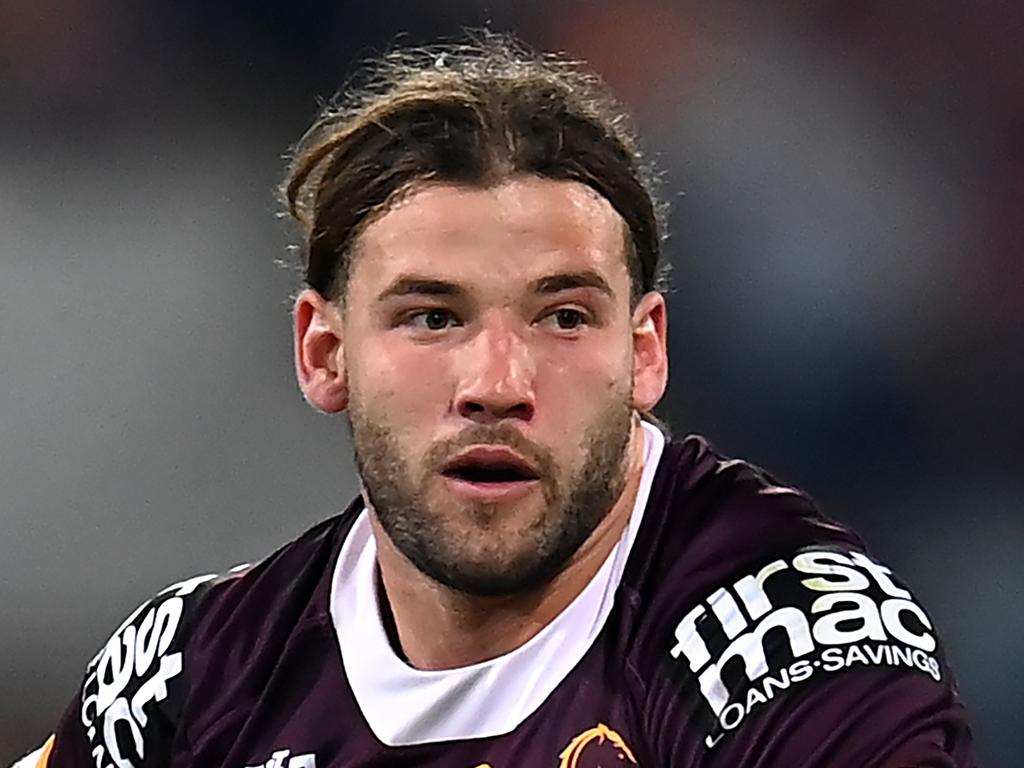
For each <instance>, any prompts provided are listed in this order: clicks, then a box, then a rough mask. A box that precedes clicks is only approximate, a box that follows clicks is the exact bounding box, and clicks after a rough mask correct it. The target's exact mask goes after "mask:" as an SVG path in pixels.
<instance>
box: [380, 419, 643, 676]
mask: <svg viewBox="0 0 1024 768" xmlns="http://www.w3.org/2000/svg"><path fill="white" fill-rule="evenodd" d="M643 456H644V431H643V427H642V426H640V424H638V423H637V424H635V425H634V427H633V433H632V436H631V438H630V447H629V457H628V462H629V465H628V467H627V474H626V485H625V488H624V489H623V492H622V494H621V495H620V496H619V498H618V500H617V501H616V502H615V504H614V506H613V507H612V509H611V510H610V511H609V513H608V514H607V515H606V516H605V517H604V519H603V520H602V521H601V522H600V523H599V524H598V526H597V528H595V529H594V531H593V533H591V535H590V536H589V537H588V538H587V540H586V541H585V542H584V544H583V546H581V547H580V549H579V550H578V551H577V552H576V554H575V555H573V557H572V559H571V560H570V561H569V564H568V565H567V566H566V567H565V568H564V569H563V570H562V572H561V573H559V574H558V576H556V577H555V578H554V579H552V580H551V581H550V582H548V583H547V584H545V585H544V586H542V587H541V588H539V589H536V590H533V591H531V592H529V593H524V594H517V595H510V596H503V597H478V596H474V595H467V594H465V593H462V592H458V591H455V590H453V589H450V588H449V587H446V586H444V585H443V584H440V583H438V582H436V581H434V580H433V579H431V578H429V577H428V576H425V575H424V574H423V573H422V572H420V571H419V570H418V569H417V568H416V567H415V566H414V565H413V564H412V563H411V562H410V561H409V560H408V559H407V558H406V557H405V556H404V555H403V554H402V553H401V552H399V551H398V550H397V549H396V548H395V546H394V544H393V543H392V542H391V539H390V538H389V537H388V536H387V534H386V533H385V532H384V531H383V529H382V528H381V527H380V524H379V523H378V521H377V518H376V516H375V515H373V514H371V515H370V521H371V525H372V527H373V533H374V537H375V538H376V541H377V562H378V565H379V567H380V577H381V581H382V583H383V585H384V593H385V594H384V595H381V599H382V600H383V599H386V600H387V603H388V607H390V609H391V615H392V617H393V618H394V626H395V630H396V633H397V639H398V642H399V643H400V645H401V649H402V652H403V653H404V654H405V657H406V659H408V661H409V663H410V664H411V665H412V666H413V667H416V668H417V669H454V668H457V667H464V666H468V665H471V664H476V663H479V662H482V661H486V660H488V659H493V658H495V657H497V656H501V655H503V654H506V653H509V652H511V651H514V650H515V649H516V648H519V647H520V646H521V645H523V644H524V643H526V642H527V641H529V640H530V639H531V638H532V637H534V636H535V635H536V634H537V633H538V632H540V631H541V630H542V629H543V628H544V627H546V626H547V625H548V624H549V623H550V622H551V621H552V620H554V619H555V617H556V616H558V614H560V613H561V612H562V611H563V610H564V609H565V608H566V607H567V606H568V605H569V604H570V603H571V602H572V601H573V600H574V599H575V598H576V597H577V596H578V595H579V594H580V593H581V592H582V591H583V590H584V588H586V586H587V584H589V583H590V581H591V580H592V579H593V578H594V576H595V575H596V574H597V572H598V570H600V568H601V565H602V564H603V563H604V562H605V560H606V559H607V557H608V555H609V554H611V552H612V550H613V549H614V548H615V545H616V543H617V542H618V541H619V539H620V538H621V536H622V533H623V531H624V530H625V529H626V527H627V526H628V525H629V520H630V516H631V513H632V511H633V506H634V504H635V502H636V496H637V491H638V490H639V487H640V476H641V474H642V472H643ZM385 595H386V597H385Z"/></svg>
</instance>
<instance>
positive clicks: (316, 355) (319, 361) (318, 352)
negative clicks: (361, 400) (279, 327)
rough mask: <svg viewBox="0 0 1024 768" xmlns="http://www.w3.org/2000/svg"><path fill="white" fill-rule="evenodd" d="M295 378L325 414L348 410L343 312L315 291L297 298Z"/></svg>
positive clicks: (294, 324) (294, 321)
mask: <svg viewBox="0 0 1024 768" xmlns="http://www.w3.org/2000/svg"><path fill="white" fill-rule="evenodd" d="M293 328H294V341H295V375H296V377H297V378H298V381H299V387H300V389H302V394H303V395H305V396H306V400H307V401H308V402H309V404H310V405H312V406H313V407H314V408H316V409H318V410H320V411H323V412H324V413H338V412H339V411H343V410H345V408H346V407H348V378H347V374H346V371H345V356H344V354H343V352H344V346H343V339H342V327H341V313H340V312H339V311H338V308H337V306H335V304H333V303H332V302H330V301H328V300H327V299H325V298H324V297H323V296H321V295H320V294H319V293H317V292H316V291H314V290H312V289H309V288H307V289H305V290H304V291H302V292H301V293H300V294H299V295H298V296H297V297H296V299H295V309H294V312H293Z"/></svg>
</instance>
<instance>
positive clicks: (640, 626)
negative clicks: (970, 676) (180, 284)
mask: <svg viewBox="0 0 1024 768" xmlns="http://www.w3.org/2000/svg"><path fill="white" fill-rule="evenodd" d="M285 199H286V201H287V203H288V206H289V210H290V211H291V213H292V214H293V215H294V216H295V217H296V218H297V220H298V221H299V222H300V224H301V226H302V231H303V236H304V267H305V279H306V284H307V285H306V288H305V289H304V290H303V291H302V292H301V293H300V294H299V295H298V297H297V299H296V302H295V311H294V325H295V366H296V371H297V374H298V379H299V383H300V385H301V388H302V391H303V393H304V394H305V396H306V398H307V399H308V400H309V402H310V403H311V404H312V405H313V406H314V407H316V408H318V409H319V410H321V411H324V412H327V413H345V414H347V417H348V420H349V423H350V425H351V432H352V440H353V444H354V447H355V455H356V460H357V464H358V468H359V473H360V477H361V479H362V483H363V486H362V487H363V492H362V494H361V497H360V498H359V499H357V500H356V501H354V502H353V503H352V504H351V505H350V506H349V508H348V509H347V510H346V511H345V512H343V513H342V514H341V515H340V516H338V517H335V518H332V519H330V520H327V521H326V522H324V523H322V524H321V525H319V526H317V527H316V528H314V529H313V530H311V531H309V532H308V533H306V534H304V535H303V536H302V537H300V538H299V539H297V540H296V541H294V542H292V543H290V544H288V545H286V546H284V547H283V548H282V549H280V550H279V551H278V552H276V553H275V554H273V555H272V556H270V557H269V558H267V559H266V560H264V561H263V562H261V563H259V564H257V565H254V566H251V567H244V568H240V569H235V571H233V572H231V573H228V574H226V575H223V576H213V575H209V576H200V577H196V578H193V579H189V580H187V581H184V582H182V583H180V584H176V585H173V586H171V587H168V588H167V589H166V590H164V591H162V592H161V593H159V594H158V595H157V596H156V597H155V598H154V599H153V600H151V601H149V602H147V603H145V604H144V605H143V606H141V607H140V608H139V609H138V610H137V611H135V613H133V614H132V615H131V616H129V618H128V619H127V620H126V621H125V622H124V623H123V624H122V626H121V627H120V628H119V629H118V630H117V631H116V632H115V633H114V635H113V636H112V638H111V639H110V641H109V642H108V643H107V644H106V645H105V646H104V648H102V649H101V650H100V652H99V653H98V654H97V656H96V657H95V658H94V659H93V660H92V662H91V663H90V664H89V665H88V668H87V672H86V676H85V679H84V682H83V685H82V688H81V691H80V692H79V694H78V695H77V696H76V697H75V699H74V700H73V701H72V704H71V706H70V707H69V709H68V710H67V712H66V714H65V716H64V717H63V719H62V720H61V721H60V723H59V725H58V727H57V729H56V732H55V734H54V737H53V738H52V739H50V740H49V741H48V742H47V744H46V745H44V747H43V748H42V749H40V750H39V751H38V752H36V753H34V754H33V755H30V756H29V757H27V758H26V759H25V760H24V761H22V763H21V764H20V765H25V766H31V765H39V766H47V765H48V766H55V767H57V768H63V767H64V766H75V767H77V766H83V767H84V766H94V765H95V766H108V765H114V766H140V765H146V766H157V765H160V766H171V765H173V766H186V765H196V766H238V767H239V768H241V767H243V766H267V768H300V767H306V768H308V767H310V766H320V768H326V767H327V766H337V767H338V768H349V767H352V768H355V767H356V766H445V767H447V768H451V767H453V766H455V767H457V766H463V767H464V768H472V767H473V766H477V767H478V768H479V767H482V766H490V767H491V768H511V767H512V766H530V768H534V767H535V766H565V767H573V768H587V767H590V768H593V767H594V766H599V765H613V764H614V765H629V764H635V765H639V766H645V767H646V768H653V767H655V766H658V767H661V766H672V767H673V768H684V767H685V768H690V767H691V766H692V767H694V768H696V767H698V766H701V767H711V766H731V767H735V766H744V767H753V766H762V767H763V766H785V767H786V768H791V767H792V766H807V767H808V768H810V767H811V766H829V767H831V768H842V767H843V766H849V767H850V768H853V767H854V766H855V767H856V768H864V767H865V766H876V767H878V768H895V767H896V766H933V767H935V768H938V767H940V766H941V767H952V766H958V767H959V766H972V765H974V761H973V758H972V756H971V743H970V741H971V740H970V733H969V730H968V727H967V725H966V721H965V716H964V712H963V709H962V707H961V705H960V703H959V701H958V698H957V693H956V688H955V685H954V683H953V680H952V677H951V673H950V671H949V669H948V667H947V666H946V664H945V661H944V658H943V656H942V653H941V650H940V649H939V647H938V643H937V639H936V634H935V630H934V628H933V626H932V623H931V620H930V619H929V617H928V615H927V614H926V613H925V611H924V610H923V609H922V608H921V606H920V604H919V603H918V602H917V601H916V600H915V599H914V597H913V596H912V594H911V593H910V592H909V591H908V590H907V589H906V588H905V587H904V586H903V585H902V584H901V583H900V582H899V581H898V580H897V579H896V578H895V577H894V576H893V575H892V573H891V571H890V570H889V569H888V568H886V567H885V566H883V565H881V564H879V563H878V562H876V561H875V560H873V559H872V558H871V557H870V556H869V555H868V554H866V552H865V547H864V545H863V543H862V542H861V541H860V539H859V538H857V536H856V535H855V534H853V533H852V532H850V531H849V530H847V529H845V528H843V527H842V526H840V525H838V524H836V523H834V522H832V521H830V520H828V519H827V518H825V517H823V516H822V515H821V514H820V513H819V512H818V511H817V510H816V508H815V507H814V505H813V503H812V502H811V501H810V499H808V498H807V496H805V495H804V494H803V493H801V492H799V491H797V490H794V489H792V488H789V487H786V486H785V485H782V484H780V483H778V482H777V481H775V480H774V479H772V478H771V477H770V476H768V475H766V474H765V473H764V472H762V471H761V470H759V469H757V468H756V467H753V466H751V465H750V464H747V463H745V462H742V461H736V460H727V459H724V458H722V457H720V456H718V455H717V454H715V453H714V451H713V450H712V449H711V448H710V447H709V445H708V443H707V442H706V441H704V440H703V439H701V438H699V437H689V438H687V439H685V440H681V441H675V440H670V439H668V438H667V437H666V435H665V434H664V433H663V431H662V430H661V429H660V428H659V426H657V424H656V423H655V421H654V420H653V418H652V417H651V416H650V415H649V414H650V411H651V409H652V408H653V407H654V406H655V405H656V404H657V403H658V401H659V400H660V398H661V397H662V395H663V393H664V391H665V386H666V381H667V375H668V374H667V371H668V366H667V355H666V310H665V301H664V298H663V296H662V295H661V294H660V293H659V291H658V287H659V280H660V276H661V271H662V268H661V259H660V245H661V232H662V228H661V226H660V216H659V213H660V211H659V208H658V206H657V205H656V204H655V203H654V201H653V196H652V194H651V177H650V174H649V172H648V171H647V170H646V169H645V166H644V165H643V164H642V162H641V160H640V155H639V152H638V150H637V147H636V143H635V139H634V137H633V135H632V134H631V133H630V132H629V130H628V129H627V127H626V124H625V123H624V121H623V119H622V117H621V112H620V110H619V107H618V106H617V105H616V104H615V102H614V101H613V99H612V98H611V97H610V96H609V94H608V93H607V91H606V90H605V88H604V86H603V85H602V84H601V83H600V82H599V81H598V80H596V79H595V78H593V77H591V76H587V75H584V74H582V73H581V72H580V71H579V70H578V69H577V68H576V67H575V66H574V65H572V64H571V63H567V62H564V61H560V60H556V59H553V58H540V57H537V56H535V55H533V54H530V53H529V52H526V51H524V50H523V49H521V48H520V47H518V46H517V45H516V44H514V43H513V42H511V41H509V40H507V39H505V38H501V37H496V36H485V37H483V38H482V39H480V40H477V41H476V42H474V43H472V44H468V45H464V46H449V47H445V48H432V49H428V50H416V51H411V52H405V53H400V54H393V55H391V56H389V57H386V58H385V59H384V61H382V62H380V63H379V64H378V66H377V68H376V70H375V76H374V77H373V78H371V80H370V83H369V85H368V86H367V87H366V88H365V89H364V90H363V91H361V92H360V93H358V94H350V95H349V98H348V100H347V101H345V102H343V103H341V104H339V105H338V106H336V107H334V108H332V109H330V110H328V111H327V112H326V113H325V114H324V115H323V116H322V118H321V119H320V120H319V121H318V122H317V123H316V124H315V125H314V127H313V128H312V129H311V131H310V132H309V133H308V134H307V135H306V136H305V137H304V138H303V140H302V141H301V142H300V144H299V145H298V147H297V149H296V152H295V157H294V161H293V163H292V167H291V169H290V173H289V177H288V180H287V183H286V185H285Z"/></svg>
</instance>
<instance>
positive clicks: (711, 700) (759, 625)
mask: <svg viewBox="0 0 1024 768" xmlns="http://www.w3.org/2000/svg"><path fill="white" fill-rule="evenodd" d="M936 647H937V643H936V639H935V636H934V634H933V633H932V623H931V621H930V620H929V619H928V616H927V615H926V614H925V612H924V610H922V609H921V607H920V606H919V605H918V604H917V603H916V602H914V599H913V596H912V595H911V593H910V592H908V591H907V590H905V589H903V588H902V587H900V586H898V585H897V584H896V582H895V581H894V580H893V578H892V571H890V570H889V569H888V568H886V567H885V566H883V565H880V564H879V563H877V562H875V561H874V560H871V559H870V558H868V557H866V556H865V555H863V554H861V553H859V552H837V551H832V550H814V551H805V552H802V553H800V554H798V555H796V556H795V557H792V558H791V559H789V560H781V559H780V560H775V561H773V562H771V563H769V564H768V565H766V566H764V567H763V568H761V570H760V571H758V572H757V573H754V574H750V575H747V576H744V577H742V578H741V579H739V580H737V581H736V582H735V583H733V584H732V585H731V586H730V587H726V588H722V589H718V590H715V592H713V593H712V594H710V595H709V596H708V597H707V598H706V599H705V600H703V601H702V602H701V603H700V604H699V605H698V606H697V607H695V608H694V609H693V610H691V611H690V612H689V613H688V614H686V616H684V617H683V619H682V621H680V622H679V624H678V625H677V626H676V628H675V644H674V645H673V646H672V648H671V650H670V652H669V653H670V655H671V656H672V658H673V659H677V660H680V661H683V660H685V661H686V662H687V663H688V664H689V669H690V671H691V672H692V673H693V674H694V675H696V677H697V684H698V687H699V690H700V694H701V696H702V698H703V701H704V702H705V703H706V704H707V706H708V708H709V709H710V711H711V713H712V715H713V717H714V720H715V722H716V727H714V728H713V729H712V731H711V732H710V733H709V734H708V735H707V737H706V739H705V744H706V745H707V746H708V747H709V748H710V747H714V746H715V745H716V744H717V743H718V742H719V741H720V740H721V739H722V738H723V737H724V736H725V734H726V733H727V732H729V731H732V730H735V729H736V728H737V727H739V725H740V724H741V723H742V722H743V721H744V719H745V718H746V717H747V716H748V715H749V714H750V713H751V712H754V711H756V710H757V709H758V708H760V707H761V706H763V705H765V704H767V703H768V702H769V701H771V700H772V699H773V698H774V697H775V696H776V695H777V694H778V693H780V692H782V691H784V690H786V689H788V688H790V687H791V686H793V685H796V684H799V683H803V682H804V681H806V680H808V679H810V678H813V677H816V676H820V675H822V674H826V673H832V672H838V671H840V670H844V669H850V668H854V667H865V666H875V667H883V666H884V667H897V668H899V667H904V668H908V669H916V670H919V671H920V672H923V673H925V674H927V675H929V676H931V677H932V678H934V679H935V680H936V681H939V680H941V679H942V670H941V667H940V665H939V661H938V659H937V658H936V657H935V656H934V653H935V651H936Z"/></svg>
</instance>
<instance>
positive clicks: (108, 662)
mask: <svg viewBox="0 0 1024 768" xmlns="http://www.w3.org/2000/svg"><path fill="white" fill-rule="evenodd" d="M214 578H216V576H215V575H212V574H211V575H206V576H197V577H195V578H192V579H188V580H187V581H183V582H180V583H178V584H174V585H172V586H170V587H167V589H165V590H163V591H162V592H160V593H159V594H158V595H157V596H156V597H155V598H154V599H153V600H150V601H147V602H145V603H143V604H142V605H141V606H139V607H138V608H137V609H136V610H135V612H134V613H132V614H131V616H129V617H128V618H127V619H125V621H124V623H122V624H121V626H120V627H118V629H117V631H116V632H114V634H113V636H112V637H111V638H110V640H108V641H107V644H106V645H105V646H103V648H101V649H100V652H99V653H98V654H96V656H95V657H94V658H93V660H92V661H91V662H90V663H89V666H88V668H87V673H86V678H85V683H84V685H83V687H82V711H81V720H82V725H83V726H84V727H85V729H86V736H87V738H88V740H89V742H90V744H91V745H92V757H93V760H94V762H95V765H97V766H100V767H101V768H102V767H103V766H108V765H111V764H113V765H116V766H119V767H120V768H132V766H135V765H140V764H141V761H142V760H143V759H144V758H145V757H146V754H147V749H148V747H149V746H151V745H149V744H148V743H147V741H148V740H147V730H146V726H147V724H148V723H149V722H150V716H151V715H152V709H153V706H154V705H155V704H156V703H158V702H161V701H163V700H164V699H166V698H167V696H168V690H167V686H168V683H169V682H170V681H171V680H172V679H174V678H176V677H177V676H178V675H179V674H180V673H181V651H180V649H178V648H177V647H176V645H175V640H176V636H177V633H178V629H179V626H180V624H181V619H182V615H183V614H184V610H185V598H186V597H187V596H188V595H191V594H192V593H193V592H195V590H196V589H197V588H198V587H199V586H200V585H201V584H204V583H205V582H207V581H211V580H212V579H214ZM150 751H151V750H150Z"/></svg>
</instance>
